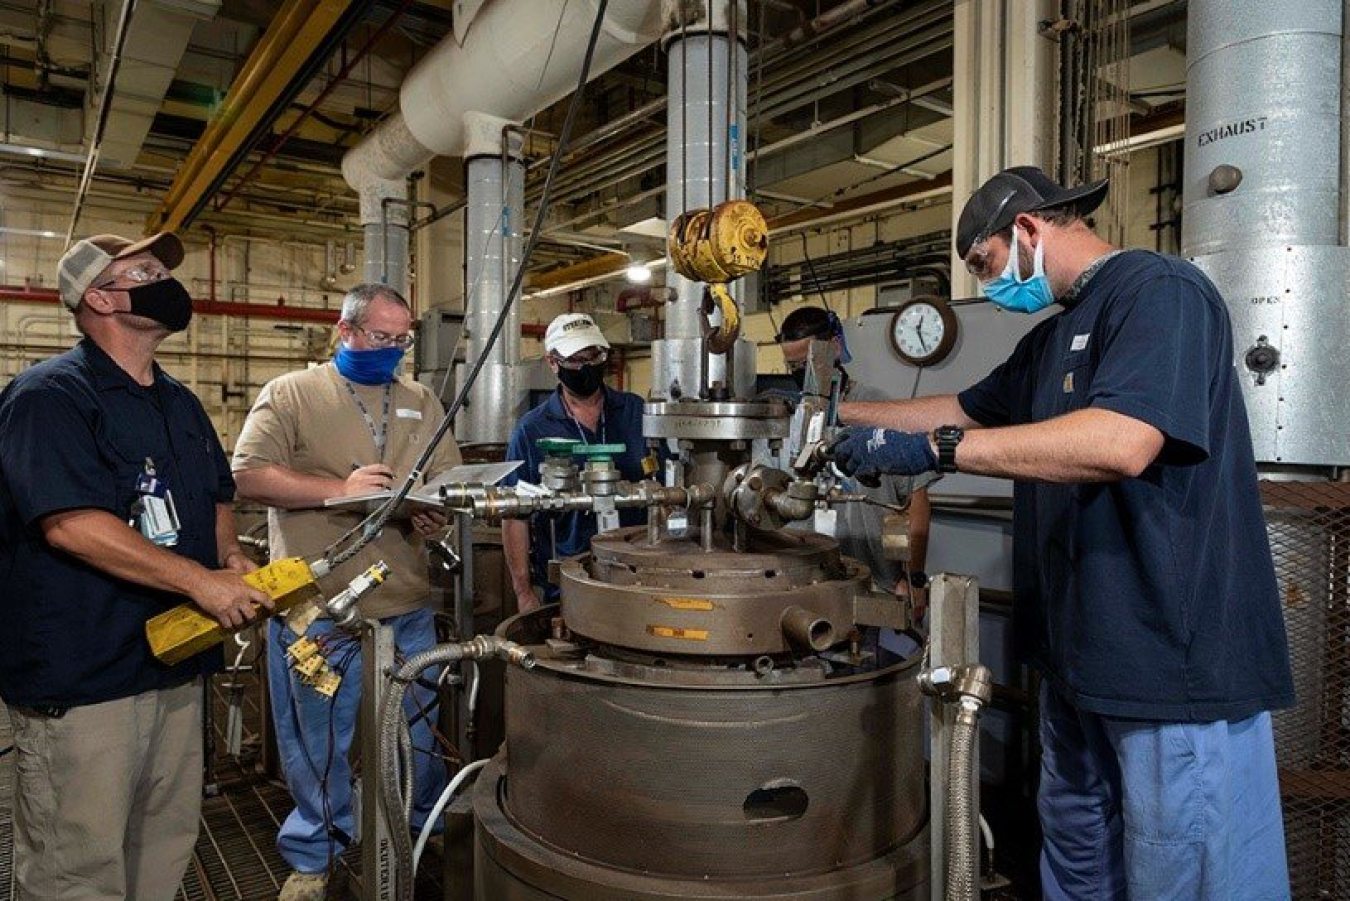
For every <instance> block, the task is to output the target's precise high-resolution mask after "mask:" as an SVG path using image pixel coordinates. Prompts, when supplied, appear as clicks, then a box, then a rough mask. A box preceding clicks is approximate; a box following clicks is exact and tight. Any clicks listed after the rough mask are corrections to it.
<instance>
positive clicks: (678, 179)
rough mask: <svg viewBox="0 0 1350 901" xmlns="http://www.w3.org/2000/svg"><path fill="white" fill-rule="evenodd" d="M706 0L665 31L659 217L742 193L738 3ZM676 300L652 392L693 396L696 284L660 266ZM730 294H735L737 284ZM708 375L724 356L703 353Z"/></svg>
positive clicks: (698, 325)
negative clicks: (696, 12) (697, 13)
mask: <svg viewBox="0 0 1350 901" xmlns="http://www.w3.org/2000/svg"><path fill="white" fill-rule="evenodd" d="M732 6H733V4H732V2H728V0H718V2H713V3H709V4H708V5H707V7H705V8H704V10H703V15H702V16H701V17H700V18H699V19H698V20H697V21H690V22H687V23H685V24H682V25H680V26H677V27H676V28H675V29H674V30H673V31H671V32H670V33H669V34H667V35H666V42H667V43H666V49H667V55H668V59H669V67H668V74H667V88H666V90H667V92H668V94H669V98H670V100H669V103H668V104H667V105H666V219H667V221H673V220H674V218H675V217H676V216H678V215H679V214H680V213H683V212H685V211H686V210H691V209H700V208H704V207H711V206H715V205H716V204H719V203H722V202H723V201H726V200H736V199H741V198H743V197H745V164H744V136H745V111H746V87H747V85H748V83H749V74H748V72H749V69H748V65H747V58H748V54H747V52H746V48H745V45H744V43H743V42H742V41H741V40H740V37H739V35H737V36H736V38H735V39H734V40H733V37H732V31H733V30H736V31H739V30H740V28H739V24H740V23H741V22H744V21H745V15H746V11H745V8H744V4H743V3H741V2H740V0H736V9H735V10H734V12H733V9H732ZM666 285H667V286H669V287H670V288H672V289H673V290H674V291H675V295H676V300H675V301H674V302H673V303H671V304H670V305H668V306H667V307H666V332H665V334H666V337H665V339H664V340H662V341H659V342H657V346H656V347H654V348H653V372H652V396H653V397H658V398H671V397H673V393H672V390H671V386H672V385H674V384H678V386H679V387H678V389H677V391H676V392H675V393H678V394H680V395H682V396H688V397H695V396H697V393H698V388H699V385H700V381H701V379H700V367H701V363H702V342H703V331H702V319H701V315H700V310H701V307H702V303H703V291H704V286H703V285H702V284H699V283H698V282H691V281H689V280H688V279H686V278H684V277H683V276H681V275H679V274H678V273H676V272H675V270H674V269H673V268H671V267H670V266H669V265H668V266H667V267H666ZM731 290H732V295H733V296H735V297H736V298H737V301H738V302H739V301H740V290H741V288H740V285H739V283H737V284H733V286H732V289H731ZM707 377H708V378H707V381H708V382H710V383H711V382H716V381H725V379H726V357H725V355H718V356H716V357H714V358H713V359H712V360H711V361H710V371H709V372H708V373H707Z"/></svg>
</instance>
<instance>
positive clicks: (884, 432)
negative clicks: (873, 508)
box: [831, 428, 938, 484]
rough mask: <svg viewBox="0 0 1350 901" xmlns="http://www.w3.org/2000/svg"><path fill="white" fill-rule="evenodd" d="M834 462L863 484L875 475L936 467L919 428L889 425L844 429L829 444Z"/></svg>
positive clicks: (911, 473) (874, 479)
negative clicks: (901, 428) (908, 429)
mask: <svg viewBox="0 0 1350 901" xmlns="http://www.w3.org/2000/svg"><path fill="white" fill-rule="evenodd" d="M831 451H832V453H833V454H834V464H835V465H836V466H838V467H839V468H840V469H841V470H842V471H843V472H844V473H845V474H846V475H851V476H855V477H856V478H857V479H858V481H860V482H862V483H863V484H868V483H872V484H876V483H877V479H878V477H879V476H881V475H883V474H886V475H897V476H916V475H919V474H920V473H924V472H933V471H934V470H936V469H937V465H938V461H937V455H936V454H934V453H933V449H932V448H931V447H930V446H929V445H928V435H926V434H925V433H923V432H893V431H891V430H890V429H866V428H853V429H845V430H844V431H843V433H841V434H840V436H839V437H838V438H836V439H835V441H834V445H833V446H832V447H831Z"/></svg>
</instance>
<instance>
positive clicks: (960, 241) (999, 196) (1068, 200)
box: [956, 166, 1110, 259]
mask: <svg viewBox="0 0 1350 901" xmlns="http://www.w3.org/2000/svg"><path fill="white" fill-rule="evenodd" d="M1108 187H1110V180H1109V179H1105V178H1103V179H1102V180H1101V181H1094V182H1090V183H1088V184H1086V185H1079V186H1078V187H1076V188H1066V187H1064V186H1062V185H1060V184H1058V183H1056V182H1055V180H1054V179H1052V178H1051V177H1050V176H1048V175H1046V174H1045V173H1044V172H1042V171H1041V170H1040V169H1037V168H1036V167H1035V166H1013V167H1012V168H1011V169H1004V170H1003V171H1002V172H1000V173H998V174H997V175H995V176H994V177H993V178H991V179H989V180H988V181H987V182H985V183H984V184H982V185H980V189H979V190H978V191H976V192H975V193H974V194H972V195H970V199H969V200H967V201H966V206H965V208H964V209H963V210H961V218H960V219H959V220H958V221H957V224H956V253H957V256H959V257H961V258H962V259H964V258H965V256H966V254H968V253H970V248H972V247H974V246H975V245H976V244H978V243H980V242H981V241H984V240H986V239H987V238H988V237H989V236H990V235H994V234H997V233H998V232H1000V231H1002V230H1003V229H1005V228H1007V227H1008V226H1009V225H1012V221H1013V220H1014V219H1016V218H1017V216H1018V214H1020V213H1034V212H1036V211H1037V210H1047V209H1057V208H1060V207H1070V208H1072V209H1074V210H1076V211H1077V213H1078V215H1080V216H1086V215H1087V214H1088V213H1090V212H1092V211H1093V210H1095V209H1096V208H1097V207H1099V206H1101V204H1102V201H1103V200H1105V199H1106V190H1107V188H1108Z"/></svg>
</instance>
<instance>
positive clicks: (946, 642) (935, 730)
mask: <svg viewBox="0 0 1350 901" xmlns="http://www.w3.org/2000/svg"><path fill="white" fill-rule="evenodd" d="M928 605H929V606H928V609H929V617H930V620H929V626H928V666H929V667H930V668H932V667H938V666H959V665H962V664H966V663H974V662H976V661H978V660H979V659H980V586H979V582H978V581H977V580H976V579H975V578H974V577H973V576H954V575H951V574H949V573H939V574H938V575H936V576H934V577H933V582H932V584H931V585H930V586H929V589H928ZM928 711H929V712H928V722H929V726H930V729H929V734H930V736H931V739H930V740H931V742H932V745H931V748H930V751H931V760H932V763H931V766H930V770H929V779H928V784H929V806H928V810H929V819H928V823H929V828H928V835H929V840H930V841H931V843H932V844H931V853H930V860H931V862H932V868H933V870H932V874H931V879H932V882H931V885H932V892H933V894H932V899H933V901H943V898H944V891H945V889H946V886H947V848H946V845H945V844H944V843H943V835H944V831H943V824H944V823H946V821H947V794H946V786H947V757H948V752H949V751H950V749H951V736H952V727H953V725H954V723H955V720H956V708H954V707H953V706H952V705H950V704H944V703H942V702H941V701H938V700H935V699H930V700H929V708H928ZM979 772H980V757H979V750H978V747H977V749H976V751H975V773H976V779H975V784H974V785H973V786H971V791H972V792H973V794H974V797H975V809H976V811H978V810H979V809H980V780H979V778H978V774H979ZM979 831H980V829H979V817H978V816H976V817H975V818H974V829H973V830H972V835H971V841H973V842H974V843H975V844H974V845H973V846H972V847H975V848H978V847H979V841H980V837H979Z"/></svg>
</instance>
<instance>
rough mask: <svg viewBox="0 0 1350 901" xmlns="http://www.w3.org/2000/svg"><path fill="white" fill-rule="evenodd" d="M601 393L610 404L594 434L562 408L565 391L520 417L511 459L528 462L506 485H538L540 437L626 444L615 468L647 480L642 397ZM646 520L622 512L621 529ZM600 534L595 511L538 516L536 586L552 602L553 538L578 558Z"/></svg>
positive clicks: (641, 513)
mask: <svg viewBox="0 0 1350 901" xmlns="http://www.w3.org/2000/svg"><path fill="white" fill-rule="evenodd" d="M602 390H603V391H604V392H605V405H604V407H602V408H601V414H600V422H599V423H598V427H597V431H594V432H593V431H591V430H590V429H588V428H586V427H585V426H583V425H582V424H581V423H579V422H578V421H577V420H575V419H573V418H572V416H571V415H570V414H569V413H568V412H567V408H566V407H565V406H563V400H562V389H561V388H559V389H557V390H556V391H554V392H553V394H551V395H550V396H549V398H548V400H546V401H544V402H543V403H542V404H540V405H539V406H537V407H535V408H534V409H533V410H531V411H529V412H528V413H526V414H525V415H524V416H522V417H520V421H519V422H517V423H516V428H515V430H514V431H512V432H511V443H510V444H509V445H508V446H507V449H506V459H508V460H524V461H525V462H524V464H523V465H521V467H520V468H519V469H517V470H516V471H515V472H514V473H512V474H511V475H509V476H507V477H506V478H504V479H502V481H501V484H503V485H514V484H516V482H518V481H520V480H522V479H523V480H524V481H526V482H531V483H533V484H535V485H537V484H539V466H540V464H541V463H543V462H544V455H543V453H542V452H541V451H540V450H539V448H537V447H536V446H535V442H536V441H538V440H539V439H540V438H571V439H572V440H574V441H578V440H579V441H585V442H586V443H587V444H622V445H623V446H624V452H623V453H622V454H620V455H619V456H618V458H617V459H616V460H615V461H614V464H615V466H617V467H618V468H619V472H621V473H622V474H623V477H624V478H625V479H626V480H628V481H630V482H637V481H640V480H641V479H642V478H643V477H644V473H643V470H642V459H643V457H645V456H646V455H647V441H646V439H645V438H643V437H642V406H643V404H642V398H640V397H638V396H637V395H636V394H633V393H631V392H628V391H614V390H612V389H610V388H608V387H606V388H603V389H602ZM646 521H647V511H646V510H640V509H625V510H620V511H619V524H620V525H624V526H639V525H642V524H643V523H645V522H646ZM551 524H552V527H551ZM596 530H597V523H596V515H595V514H594V513H581V512H571V513H562V514H556V515H548V516H545V515H535V516H534V517H533V518H532V519H531V521H530V572H531V574H532V576H533V579H534V583H535V584H536V585H544V586H546V587H547V591H546V594H547V600H549V601H555V600H557V599H558V589H557V588H556V587H554V586H552V585H549V584H548V561H549V558H550V548H552V546H553V535H554V534H556V535H557V539H558V557H559V558H562V557H573V556H575V555H577V554H582V553H585V552H586V551H588V550H590V546H591V539H592V538H594V537H595V533H596Z"/></svg>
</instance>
